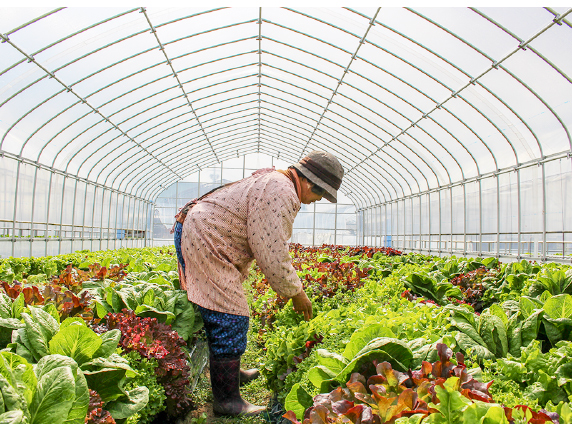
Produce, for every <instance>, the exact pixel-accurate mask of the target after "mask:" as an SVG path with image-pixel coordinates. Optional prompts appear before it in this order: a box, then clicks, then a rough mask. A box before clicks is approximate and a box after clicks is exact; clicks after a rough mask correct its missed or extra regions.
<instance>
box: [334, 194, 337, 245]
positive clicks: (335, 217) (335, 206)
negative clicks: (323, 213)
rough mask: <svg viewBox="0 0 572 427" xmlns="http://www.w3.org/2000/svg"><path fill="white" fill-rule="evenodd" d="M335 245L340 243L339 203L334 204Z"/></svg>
mask: <svg viewBox="0 0 572 427" xmlns="http://www.w3.org/2000/svg"><path fill="white" fill-rule="evenodd" d="M334 212H335V215H334V245H337V244H338V204H337V203H335V204H334Z"/></svg>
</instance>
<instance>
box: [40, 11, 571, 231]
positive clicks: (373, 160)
mask: <svg viewBox="0 0 572 427" xmlns="http://www.w3.org/2000/svg"><path fill="white" fill-rule="evenodd" d="M558 16H560V15H558ZM562 21H564V22H567V21H566V20H564V19H563V17H562V18H561V19H560V22H562ZM557 23H558V22H557ZM260 25H261V20H260V22H259V28H260ZM568 25H569V24H568ZM529 42H530V41H529ZM525 47H526V46H525ZM505 59H506V58H505ZM496 65H497V67H498V66H501V69H502V68H503V67H502V65H500V64H499V63H496ZM493 68H495V67H494V66H493ZM489 71H490V70H489ZM481 76H482V75H481ZM481 76H479V77H481ZM43 78H45V76H43ZM259 79H260V77H259ZM259 82H260V80H259ZM475 83H479V84H480V85H481V82H478V81H477V80H475V82H473V84H475ZM485 90H488V89H486V88H485ZM60 93H61V92H60ZM489 93H491V92H490V91H489ZM258 96H259V99H260V96H261V91H260V90H259V92H258ZM294 96H295V95H294ZM458 96H459V97H461V95H460V94H458ZM461 98H462V97H461ZM449 99H450V98H449ZM499 101H500V102H502V103H503V104H504V105H506V104H505V103H504V102H503V101H502V99H499ZM79 102H80V101H78V103H79ZM465 102H466V100H465ZM74 105H77V103H76V104H74ZM68 108H71V107H68ZM507 108H509V109H510V107H508V106H507ZM268 111H273V110H271V109H269V110H268ZM330 111H332V110H330ZM511 111H512V110H511ZM513 113H514V112H513ZM60 114H61V112H60ZM514 114H515V116H516V117H518V118H519V119H520V117H519V116H518V115H517V114H516V113H514ZM302 116H303V115H302ZM322 117H323V115H322ZM215 119H216V118H213V120H215ZM268 121H270V120H268ZM489 122H490V123H492V122H491V121H490V120H489ZM521 122H522V123H524V125H525V126H527V127H528V125H527V124H526V122H524V121H522V120H521ZM259 123H262V122H261V121H260V122H259ZM261 127H262V126H261V125H259V131H260V129H261ZM564 128H565V130H566V131H567V128H566V127H564ZM531 133H532V134H533V135H534V132H532V131H531ZM340 134H341V135H345V134H344V132H340ZM32 136H33V135H31V136H30V138H31V137H32ZM408 136H409V137H411V138H412V139H413V140H414V141H416V139H415V138H414V137H413V136H411V135H408ZM503 136H504V135H503ZM366 139H367V138H366ZM505 139H506V137H505ZM393 140H397V141H400V139H398V138H393V139H392V141H393ZM536 140H537V143H539V141H538V138H536ZM400 142H401V141H400ZM401 143H402V144H403V145H404V146H407V147H408V145H407V144H406V143H405V142H401ZM509 143H510V142H509ZM259 145H260V141H259ZM336 145H337V144H336ZM385 145H387V144H384V146H383V147H382V148H381V150H378V151H383V152H384V154H387V155H389V156H391V155H390V154H389V153H388V152H387V151H386V150H385V149H384V147H385ZM511 146H512V144H511ZM539 147H542V146H539ZM408 148H409V147H408ZM388 149H395V148H394V147H393V146H391V147H388ZM541 149H542V148H541ZM142 155H144V154H142ZM376 157H379V156H376ZM380 160H382V159H380ZM372 162H373V163H377V160H376V158H373V159H372ZM400 164H401V165H402V166H404V163H403V162H400ZM368 167H369V168H371V167H372V166H370V165H367V164H364V169H366V168H368ZM444 170H445V171H447V173H448V171H449V170H448V168H444ZM422 175H423V176H424V177H426V175H425V174H423V173H422ZM480 178H481V177H480V176H479V177H478V178H476V179H480ZM437 181H439V180H438V178H437ZM114 182H115V181H114ZM122 182H123V181H122ZM348 182H349V183H351V180H348ZM406 182H407V183H408V184H409V181H406ZM463 182H465V181H463ZM519 182H520V181H519ZM142 185H143V183H142ZM146 188H147V187H146ZM378 188H380V187H378ZM146 194H147V193H146ZM420 194H421V193H420ZM364 197H365V194H364ZM364 203H365V204H367V202H366V201H365V199H364ZM519 218H520V216H519ZM519 229H520V228H519Z"/></svg>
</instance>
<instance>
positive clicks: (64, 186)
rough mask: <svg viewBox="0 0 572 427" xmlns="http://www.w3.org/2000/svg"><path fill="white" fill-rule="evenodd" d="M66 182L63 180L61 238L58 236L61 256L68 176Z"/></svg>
mask: <svg viewBox="0 0 572 427" xmlns="http://www.w3.org/2000/svg"><path fill="white" fill-rule="evenodd" d="M63 177H64V180H63V185H62V204H61V207H60V231H59V236H58V242H59V243H58V253H59V254H61V253H62V227H63V222H64V215H63V212H64V202H65V198H66V181H67V179H68V177H67V176H65V175H64V176H63Z"/></svg>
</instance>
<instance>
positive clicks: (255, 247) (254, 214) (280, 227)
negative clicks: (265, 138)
mask: <svg viewBox="0 0 572 427" xmlns="http://www.w3.org/2000/svg"><path fill="white" fill-rule="evenodd" d="M291 187H292V188H291ZM299 208H300V204H299V201H298V197H297V196H296V193H295V191H294V189H293V186H292V184H291V183H290V181H289V180H288V179H287V178H286V177H283V178H282V176H281V175H279V176H277V177H276V178H273V179H268V180H263V182H261V183H260V184H259V185H256V186H255V188H253V189H252V191H251V194H250V196H249V201H248V218H247V236H248V244H249V246H250V249H251V251H252V254H253V256H254V258H255V259H256V262H257V264H258V266H259V267H260V270H262V273H264V276H266V279H267V280H268V283H269V284H270V286H271V287H272V289H274V291H276V293H278V294H279V295H280V296H282V297H285V298H291V297H293V296H294V295H297V294H298V293H300V291H301V290H302V283H301V281H300V279H299V278H298V275H297V274H296V270H295V269H294V267H293V266H292V258H291V257H290V254H289V251H288V240H289V239H290V237H292V224H293V223H294V219H295V218H296V214H297V213H298V210H299Z"/></svg>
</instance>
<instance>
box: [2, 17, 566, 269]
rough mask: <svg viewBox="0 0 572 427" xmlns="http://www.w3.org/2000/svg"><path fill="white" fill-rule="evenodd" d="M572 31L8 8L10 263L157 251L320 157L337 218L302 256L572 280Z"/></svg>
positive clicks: (495, 21)
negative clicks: (336, 247) (207, 214)
mask: <svg viewBox="0 0 572 427" xmlns="http://www.w3.org/2000/svg"><path fill="white" fill-rule="evenodd" d="M571 12H572V8H568V7H554V8H551V7H544V8H543V7H522V8H520V7H484V8H473V7H470V8H466V7H440V8H435V7H414V8H410V7H387V8H386V7H383V8H378V7H363V8H360V7H357V8H351V7H340V8H333V7H332V8H323V7H322V8H319V7H318V8H275V7H268V8H266V7H234V8H201V9H199V8H159V7H148V8H146V7H133V8H120V7H117V8H109V7H97V8H96V7H87V8H74V7H70V8H57V9H50V8H3V9H2V14H1V16H0V167H1V169H2V172H1V173H2V183H1V185H0V194H1V195H2V204H1V206H2V207H1V208H0V209H1V213H2V214H1V216H0V229H2V231H1V232H0V235H1V237H0V241H1V247H2V249H1V251H0V256H3V257H6V256H43V255H53V254H57V253H62V252H72V251H75V250H79V249H90V250H99V249H108V248H109V249H112V248H118V247H122V246H128V247H142V246H149V245H154V244H164V243H165V242H166V241H167V240H168V239H169V237H168V236H167V235H166V234H165V235H164V236H160V235H159V233H158V232H157V227H158V225H161V227H163V228H165V229H167V228H170V225H171V224H169V221H171V220H172V217H173V215H174V214H175V213H176V211H177V208H178V207H181V206H182V204H184V200H185V198H186V197H189V198H191V197H196V196H197V195H200V194H201V193H204V192H205V191H207V190H208V189H210V188H211V187H212V186H214V184H215V183H217V182H220V183H223V182H226V181H227V180H232V178H228V179H227V178H226V175H227V174H228V176H229V177H235V178H241V177H244V176H247V174H248V173H250V171H251V170H255V169H256V168H257V167H267V166H276V167H285V166H288V165H290V164H292V163H295V162H297V161H298V160H300V159H301V158H302V157H304V156H305V155H306V154H307V153H308V152H310V151H312V150H316V149H318V150H326V151H329V152H331V153H333V154H334V155H336V156H337V157H338V158H339V159H340V161H341V163H342V165H343V167H344V169H345V176H344V180H343V184H342V187H341V189H340V191H341V193H342V196H341V201H340V202H341V204H340V206H338V207H335V206H334V207H333V208H332V207H330V208H327V207H325V205H326V204H324V206H322V207H320V206H321V205H317V206H315V207H313V208H312V209H313V211H311V212H310V211H309V212H307V214H308V215H307V216H306V218H305V219H304V221H305V223H304V224H303V225H302V224H301V223H300V221H302V219H297V221H299V223H298V225H297V224H296V223H295V224H294V228H295V230H296V228H299V229H302V228H304V229H308V230H309V231H308V232H309V233H310V234H309V235H311V238H310V239H309V240H304V242H303V243H309V244H314V245H319V244H321V243H324V242H327V243H334V244H340V243H347V242H351V243H353V244H356V245H357V244H359V245H370V246H391V247H394V248H397V249H400V250H405V251H415V252H421V253H431V254H438V255H444V254H461V255H469V256H496V257H508V258H513V259H514V258H516V259H520V258H526V259H531V260H541V261H547V260H558V261H561V262H570V261H571V259H572V258H571V256H572V198H570V197H567V195H568V194H569V193H570V191H571V190H572V159H571V157H572V137H571V127H572V126H571V125H572V49H570V48H569V47H570V45H571V44H572V15H571ZM213 170H219V171H220V173H218V172H217V173H218V175H217V174H215V175H216V176H214V175H213V177H212V179H211V178H209V177H208V176H209V175H212V174H211V172H212V171H213ZM225 171H227V172H225ZM228 171H233V173H230V172H228ZM240 171H241V173H242V176H241V174H240ZM235 172H236V173H235ZM201 174H202V175H201ZM209 180H210V181H209ZM190 183H193V185H192V186H191V185H190ZM191 187H192V190H189V192H182V193H181V192H179V188H186V189H190V188H191ZM194 192H196V194H194ZM162 203H163V204H162ZM158 211H159V212H160V213H159V214H157V212H158ZM342 211H343V212H342ZM326 214H327V215H330V217H331V218H333V219H332V220H331V221H333V222H332V224H333V225H331V224H330V223H329V222H327V223H323V224H326V225H322V228H324V229H328V228H333V229H335V231H334V232H333V234H332V233H330V235H328V236H326V237H324V236H325V234H320V233H318V232H317V231H316V230H317V228H320V227H319V226H317V225H319V224H321V223H322V219H321V218H322V217H319V215H326ZM342 214H343V215H345V216H346V217H347V218H349V216H352V217H353V218H354V220H353V221H349V220H348V221H345V220H344V225H343V226H341V225H340V224H341V221H338V220H337V219H336V218H337V217H338V215H342ZM157 215H159V217H157ZM332 215H333V216H332ZM324 218H325V217H324ZM340 218H341V216H340ZM350 235H351V236H352V237H348V236H350ZM296 236H297V234H296V233H294V236H293V239H292V240H293V241H296V239H297V237H296ZM165 239H167V240H165ZM348 239H349V240H348Z"/></svg>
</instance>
